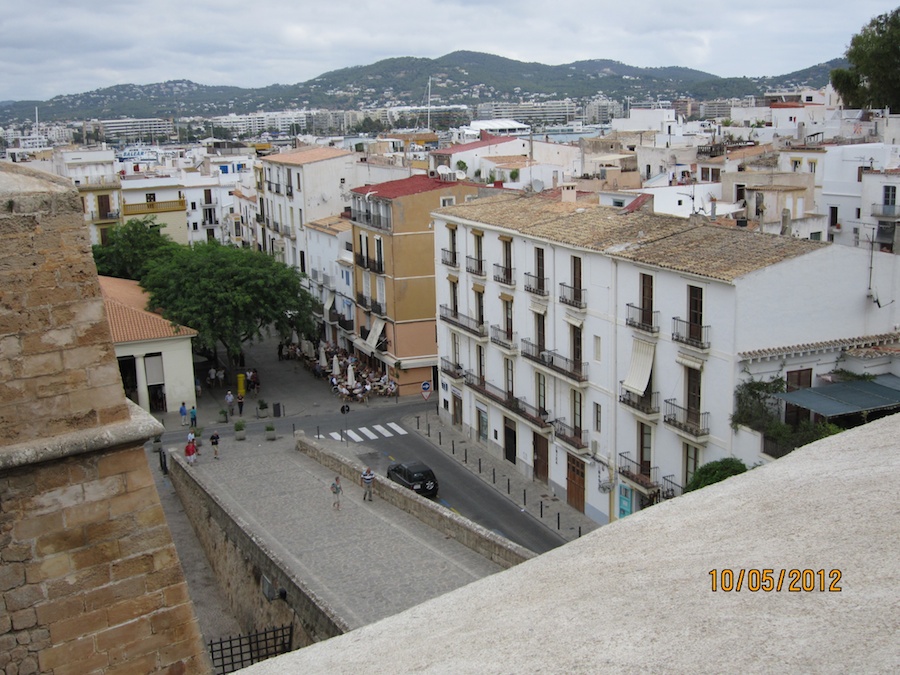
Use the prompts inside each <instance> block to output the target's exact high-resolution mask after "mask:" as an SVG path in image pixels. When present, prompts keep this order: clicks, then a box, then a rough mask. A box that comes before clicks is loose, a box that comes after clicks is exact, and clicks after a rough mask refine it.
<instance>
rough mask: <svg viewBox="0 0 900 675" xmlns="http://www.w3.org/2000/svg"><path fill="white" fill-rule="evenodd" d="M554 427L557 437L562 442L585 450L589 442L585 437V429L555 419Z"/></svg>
mask: <svg viewBox="0 0 900 675" xmlns="http://www.w3.org/2000/svg"><path fill="white" fill-rule="evenodd" d="M553 428H554V430H555V434H556V438H558V439H559V440H561V441H562V442H564V443H567V444H569V445H571V446H572V447H573V448H576V449H578V450H584V449H585V448H586V447H587V442H586V441H585V438H584V429H577V428H575V427H572V426H569V425H568V424H566V423H565V422H563V421H562V420H553Z"/></svg>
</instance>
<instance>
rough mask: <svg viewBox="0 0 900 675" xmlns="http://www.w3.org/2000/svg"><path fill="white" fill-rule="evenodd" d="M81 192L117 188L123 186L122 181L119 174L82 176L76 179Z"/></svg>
mask: <svg viewBox="0 0 900 675" xmlns="http://www.w3.org/2000/svg"><path fill="white" fill-rule="evenodd" d="M75 185H77V186H78V191H79V192H90V191H92V190H101V191H102V190H115V189H118V188H120V187H122V181H121V180H120V179H119V177H118V176H82V177H81V178H79V179H78V180H76V181H75Z"/></svg>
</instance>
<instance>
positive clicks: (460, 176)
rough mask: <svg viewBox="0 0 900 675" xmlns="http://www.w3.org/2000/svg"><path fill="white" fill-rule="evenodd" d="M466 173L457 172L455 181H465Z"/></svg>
mask: <svg viewBox="0 0 900 675" xmlns="http://www.w3.org/2000/svg"><path fill="white" fill-rule="evenodd" d="M465 179H466V172H465V171H457V172H456V180H465Z"/></svg>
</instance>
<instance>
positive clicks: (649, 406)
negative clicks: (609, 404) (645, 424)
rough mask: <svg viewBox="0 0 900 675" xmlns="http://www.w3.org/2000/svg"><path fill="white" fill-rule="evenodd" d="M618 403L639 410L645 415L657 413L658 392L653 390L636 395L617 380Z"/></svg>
mask: <svg viewBox="0 0 900 675" xmlns="http://www.w3.org/2000/svg"><path fill="white" fill-rule="evenodd" d="M619 403H622V404H624V405H627V406H628V407H629V408H634V409H635V410H640V411H641V412H642V413H644V414H645V415H658V414H659V392H658V391H653V392H650V393H649V394H644V395H643V396H638V395H637V394H635V393H634V392H633V391H628V390H627V389H626V388H625V387H623V386H622V383H621V382H619Z"/></svg>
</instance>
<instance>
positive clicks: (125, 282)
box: [99, 277, 197, 344]
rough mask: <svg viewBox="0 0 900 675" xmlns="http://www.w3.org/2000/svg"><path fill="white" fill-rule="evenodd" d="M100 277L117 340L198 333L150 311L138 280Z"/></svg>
mask: <svg viewBox="0 0 900 675" xmlns="http://www.w3.org/2000/svg"><path fill="white" fill-rule="evenodd" d="M99 280H100V291H101V292H102V294H103V304H104V305H105V307H106V317H107V320H108V321H109V329H110V331H111V332H112V338H113V342H114V343H116V344H121V343H125V342H140V341H142V340H160V339H164V338H173V337H193V336H194V335H197V331H195V330H194V329H193V328H187V327H185V326H179V325H177V324H172V322H171V321H169V320H168V319H164V318H163V317H161V316H160V315H159V314H154V313H153V312H148V311H146V310H145V309H144V307H146V306H147V300H148V297H147V294H146V293H145V292H144V290H143V289H142V288H141V287H140V286H139V285H138V282H136V281H131V280H130V279H115V278H113V277H99Z"/></svg>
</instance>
